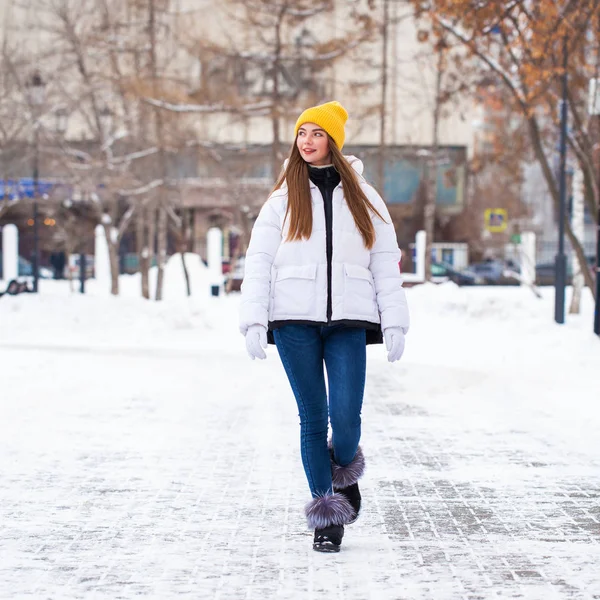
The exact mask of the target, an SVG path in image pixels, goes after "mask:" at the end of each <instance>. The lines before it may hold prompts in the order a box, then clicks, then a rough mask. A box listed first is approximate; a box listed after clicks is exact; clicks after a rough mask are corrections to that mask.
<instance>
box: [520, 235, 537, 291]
mask: <svg viewBox="0 0 600 600" xmlns="http://www.w3.org/2000/svg"><path fill="white" fill-rule="evenodd" d="M535 262H536V260H535V233H533V231H525V232H524V233H522V234H521V283H523V284H524V285H529V286H531V285H534V284H535Z"/></svg>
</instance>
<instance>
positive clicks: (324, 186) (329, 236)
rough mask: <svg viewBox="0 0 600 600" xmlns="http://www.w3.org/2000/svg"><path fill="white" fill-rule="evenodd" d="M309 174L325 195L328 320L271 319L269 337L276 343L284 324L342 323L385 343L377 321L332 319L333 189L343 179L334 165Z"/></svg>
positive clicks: (369, 341) (372, 340)
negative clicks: (274, 333)
mask: <svg viewBox="0 0 600 600" xmlns="http://www.w3.org/2000/svg"><path fill="white" fill-rule="evenodd" d="M308 176H309V177H310V180H311V181H312V182H313V183H314V184H315V185H316V186H317V187H318V188H319V191H320V192H321V195H322V196H323V206H324V209H325V235H326V248H327V322H326V323H325V322H320V321H308V320H294V321H291V320H290V321H271V322H270V323H269V331H268V334H267V339H268V342H269V343H270V344H274V343H275V340H274V338H273V330H274V329H277V328H278V327H283V326H284V325H292V324H294V325H314V326H318V327H322V326H323V325H337V326H339V325H342V326H344V327H361V328H363V329H366V330H367V331H366V333H367V344H381V343H383V335H382V333H381V326H380V325H379V324H377V323H369V322H368V321H352V320H349V319H343V320H338V321H332V320H331V313H332V305H331V302H332V300H331V262H332V260H333V190H334V189H335V188H336V187H337V186H338V185H339V183H340V181H341V177H340V174H339V173H338V172H337V171H336V170H335V167H333V166H327V167H312V166H310V165H309V166H308Z"/></svg>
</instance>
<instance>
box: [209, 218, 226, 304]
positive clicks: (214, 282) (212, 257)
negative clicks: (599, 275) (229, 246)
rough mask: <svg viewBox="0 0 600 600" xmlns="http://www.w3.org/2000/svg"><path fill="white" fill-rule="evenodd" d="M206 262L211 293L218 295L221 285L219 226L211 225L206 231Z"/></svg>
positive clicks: (221, 241) (220, 238)
mask: <svg viewBox="0 0 600 600" xmlns="http://www.w3.org/2000/svg"><path fill="white" fill-rule="evenodd" d="M206 262H207V263H208V271H209V273H210V286H211V294H212V295H213V296H218V295H220V293H221V287H222V285H223V232H222V231H221V229H220V228H219V227H211V228H210V229H209V230H208V231H207V233H206Z"/></svg>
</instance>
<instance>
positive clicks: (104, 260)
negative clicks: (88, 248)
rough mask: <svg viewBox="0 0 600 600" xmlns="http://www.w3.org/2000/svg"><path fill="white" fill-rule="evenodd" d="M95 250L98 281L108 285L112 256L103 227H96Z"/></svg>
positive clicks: (95, 268) (95, 269)
mask: <svg viewBox="0 0 600 600" xmlns="http://www.w3.org/2000/svg"><path fill="white" fill-rule="evenodd" d="M95 234H96V237H95V249H94V254H95V256H94V272H95V274H96V281H97V282H99V283H106V282H109V281H110V256H109V254H108V242H107V241H106V234H105V233H104V226H103V225H96V230H95Z"/></svg>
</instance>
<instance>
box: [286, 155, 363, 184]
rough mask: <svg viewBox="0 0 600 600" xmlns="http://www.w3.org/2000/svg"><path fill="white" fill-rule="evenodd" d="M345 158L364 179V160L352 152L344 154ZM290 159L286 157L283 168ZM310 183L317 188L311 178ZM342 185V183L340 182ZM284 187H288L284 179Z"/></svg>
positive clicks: (360, 177)
mask: <svg viewBox="0 0 600 600" xmlns="http://www.w3.org/2000/svg"><path fill="white" fill-rule="evenodd" d="M344 158H345V159H346V160H347V161H348V162H349V163H350V166H351V167H352V168H353V169H354V171H355V172H356V174H357V175H358V178H359V179H360V180H361V181H364V177H363V171H364V170H365V166H364V164H363V162H362V160H360V158H356V156H353V155H352V154H349V155H347V156H344ZM288 162H289V159H287V158H286V159H285V161H284V163H283V168H284V169H285V168H286V167H287V165H288ZM309 185H310V189H311V190H312V189H316V187H317V186H316V185H315V184H314V183H313V182H312V181H310V180H309ZM340 185H342V184H341V183H340ZM281 187H282V188H286V187H287V183H286V182H285V181H284V182H283V185H282V186H281Z"/></svg>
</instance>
